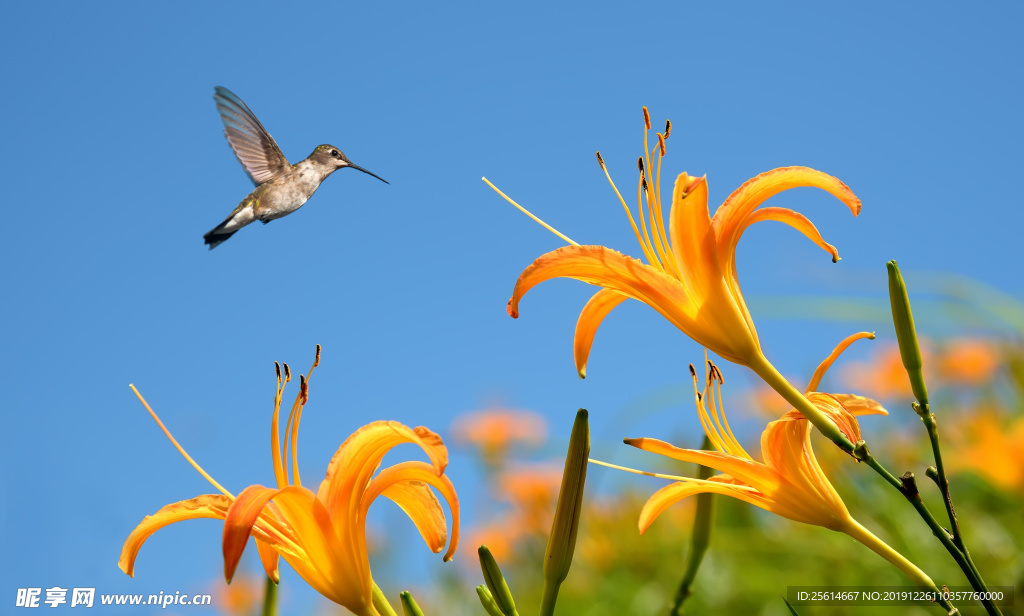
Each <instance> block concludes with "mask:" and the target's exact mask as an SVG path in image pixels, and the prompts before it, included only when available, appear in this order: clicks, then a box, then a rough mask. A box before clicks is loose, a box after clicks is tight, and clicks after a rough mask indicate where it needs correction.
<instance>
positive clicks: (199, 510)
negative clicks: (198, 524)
mask: <svg viewBox="0 0 1024 616" xmlns="http://www.w3.org/2000/svg"><path fill="white" fill-rule="evenodd" d="M230 506H231V498H230V497H228V496H225V495H223V494H204V495H202V496H197V497H195V498H191V499H189V500H183V501H179V502H177V503H171V504H170V505H164V506H163V507H161V508H160V510H159V511H157V512H156V513H154V514H153V515H147V516H146V517H145V518H143V519H142V522H140V523H139V525H138V526H136V527H135V530H133V531H132V532H131V534H130V535H128V538H127V539H125V541H124V545H123V546H122V547H121V557H120V558H119V559H118V561H117V566H118V567H120V568H121V571H124V572H125V573H127V574H128V575H129V576H133V577H134V575H135V558H136V557H137V556H138V554H139V549H141V548H142V544H143V543H145V542H146V539H149V536H150V535H152V534H153V533H155V532H156V531H158V530H160V529H161V528H163V527H164V526H167V525H168V524H174V523H175V522H180V521H182V520H194V519H197V518H214V519H220V520H223V519H224V518H225V517H226V516H227V512H228V507H230Z"/></svg>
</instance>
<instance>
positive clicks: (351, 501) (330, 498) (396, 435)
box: [317, 421, 448, 520]
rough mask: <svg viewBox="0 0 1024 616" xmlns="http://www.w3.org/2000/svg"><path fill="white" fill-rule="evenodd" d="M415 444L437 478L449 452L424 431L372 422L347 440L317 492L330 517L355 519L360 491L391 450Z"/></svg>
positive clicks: (440, 442) (433, 434)
mask: <svg viewBox="0 0 1024 616" xmlns="http://www.w3.org/2000/svg"><path fill="white" fill-rule="evenodd" d="M402 443H414V444H416V445H419V446H420V448H422V449H423V451H424V452H425V453H426V454H427V457H429V458H430V462H431V464H433V467H434V469H435V471H436V474H438V475H440V474H441V473H443V472H444V469H445V467H446V466H447V465H448V449H447V448H446V447H445V446H444V442H443V441H442V440H441V437H440V436H438V435H437V434H435V433H433V432H431V431H430V430H428V429H427V428H424V427H423V426H420V427H418V428H415V429H413V428H410V427H408V426H405V425H403V424H401V423H399V422H397V421H375V422H373V423H370V424H367V425H365V426H363V427H362V428H359V429H358V430H356V431H355V432H354V433H352V435H351V436H349V437H348V438H347V439H346V440H345V442H344V443H342V444H341V447H339V448H338V451H337V452H336V453H335V454H334V457H333V458H331V462H330V464H328V466H327V477H326V478H325V479H324V480H323V482H321V484H320V489H319V491H318V492H317V498H319V499H320V502H322V503H323V504H324V505H325V506H326V507H327V509H328V511H330V512H331V515H332V516H334V517H337V518H338V519H342V520H350V519H355V517H354V516H355V512H356V511H357V509H358V506H359V500H360V498H361V496H362V493H363V489H364V488H365V487H366V485H367V484H368V483H369V482H370V477H372V476H373V473H374V472H375V471H376V470H377V468H378V467H379V466H380V462H381V460H382V459H383V458H384V455H385V454H387V452H388V451H390V450H391V448H392V447H395V446H396V445H400V444H402Z"/></svg>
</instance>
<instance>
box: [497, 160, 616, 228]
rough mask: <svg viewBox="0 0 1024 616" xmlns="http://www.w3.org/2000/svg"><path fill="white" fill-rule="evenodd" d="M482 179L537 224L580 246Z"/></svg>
mask: <svg viewBox="0 0 1024 616" xmlns="http://www.w3.org/2000/svg"><path fill="white" fill-rule="evenodd" d="M601 168H602V169H603V168H604V165H603V164H602V166H601ZM480 179H482V180H483V181H484V182H486V183H487V185H488V186H490V187H491V189H492V190H494V192H496V193H498V194H499V195H501V197H502V198H503V199H504V200H505V201H508V202H509V203H511V204H512V205H513V206H515V207H516V209H518V210H519V211H520V212H522V213H524V214H526V215H527V216H529V217H530V218H532V219H533V221H534V222H536V223H537V224H539V225H540V226H542V227H544V228H545V229H547V230H548V231H550V232H552V233H554V234H555V235H557V236H558V237H560V238H561V239H562V240H564V241H565V242H567V243H569V244H571V245H573V246H579V244H578V243H576V242H575V241H573V240H571V239H570V238H569V237H568V236H567V235H565V234H564V233H562V232H560V231H559V230H558V229H555V228H554V227H552V226H551V225H549V224H548V223H546V222H544V221H543V220H541V219H540V218H537V217H536V216H534V215H533V214H532V213H531V212H530V210H528V209H526V208H525V207H523V206H521V205H519V204H518V203H516V202H515V201H513V200H512V199H511V198H510V197H509V196H508V195H506V194H505V193H503V192H501V191H500V190H498V187H497V186H495V185H494V184H491V181H490V180H488V179H487V178H480Z"/></svg>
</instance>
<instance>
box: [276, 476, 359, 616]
mask: <svg viewBox="0 0 1024 616" xmlns="http://www.w3.org/2000/svg"><path fill="white" fill-rule="evenodd" d="M273 504H274V505H275V506H276V511H277V515H278V516H280V518H281V519H282V520H284V521H285V522H286V523H287V524H288V525H289V526H290V527H291V528H292V532H293V533H294V537H292V538H293V539H294V541H295V543H296V544H297V545H298V547H299V548H300V550H301V553H302V557H296V556H294V555H290V554H288V553H284V554H282V556H284V558H285V560H286V561H288V564H290V565H291V566H292V568H293V569H295V572H296V573H298V574H299V575H300V576H301V577H302V579H304V580H306V582H307V583H308V584H309V585H310V586H312V587H313V588H315V589H316V590H317V592H319V593H320V594H322V595H323V596H325V597H327V598H328V599H330V600H331V601H334V602H335V603H338V604H340V605H343V606H345V607H346V608H348V609H349V610H351V611H352V612H355V613H357V614H362V613H366V606H368V605H370V599H371V596H370V595H371V592H372V589H373V583H372V580H371V579H370V565H369V561H368V559H367V555H366V551H365V550H364V551H363V552H361V553H358V552H357V551H356V549H355V547H354V546H353V545H352V544H351V543H349V542H347V541H345V539H344V537H343V536H341V535H339V533H338V532H337V531H336V529H335V527H334V525H333V523H332V521H331V516H330V514H329V513H328V512H327V509H326V508H325V507H324V505H323V503H321V502H320V501H319V500H318V499H317V497H316V495H314V494H313V493H312V492H310V491H309V490H307V489H306V488H303V487H299V486H288V487H286V488H282V489H281V490H279V491H278V493H277V494H275V495H274V501H273ZM349 523H351V524H354V523H355V521H354V519H353V520H352V521H351V522H349Z"/></svg>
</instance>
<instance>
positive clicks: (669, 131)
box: [665, 120, 672, 139]
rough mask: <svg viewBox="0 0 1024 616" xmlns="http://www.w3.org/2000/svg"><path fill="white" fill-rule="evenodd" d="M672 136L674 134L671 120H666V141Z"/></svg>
mask: <svg viewBox="0 0 1024 616" xmlns="http://www.w3.org/2000/svg"><path fill="white" fill-rule="evenodd" d="M671 134H672V122H670V121H669V120H665V139H668V136H669V135H671Z"/></svg>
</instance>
